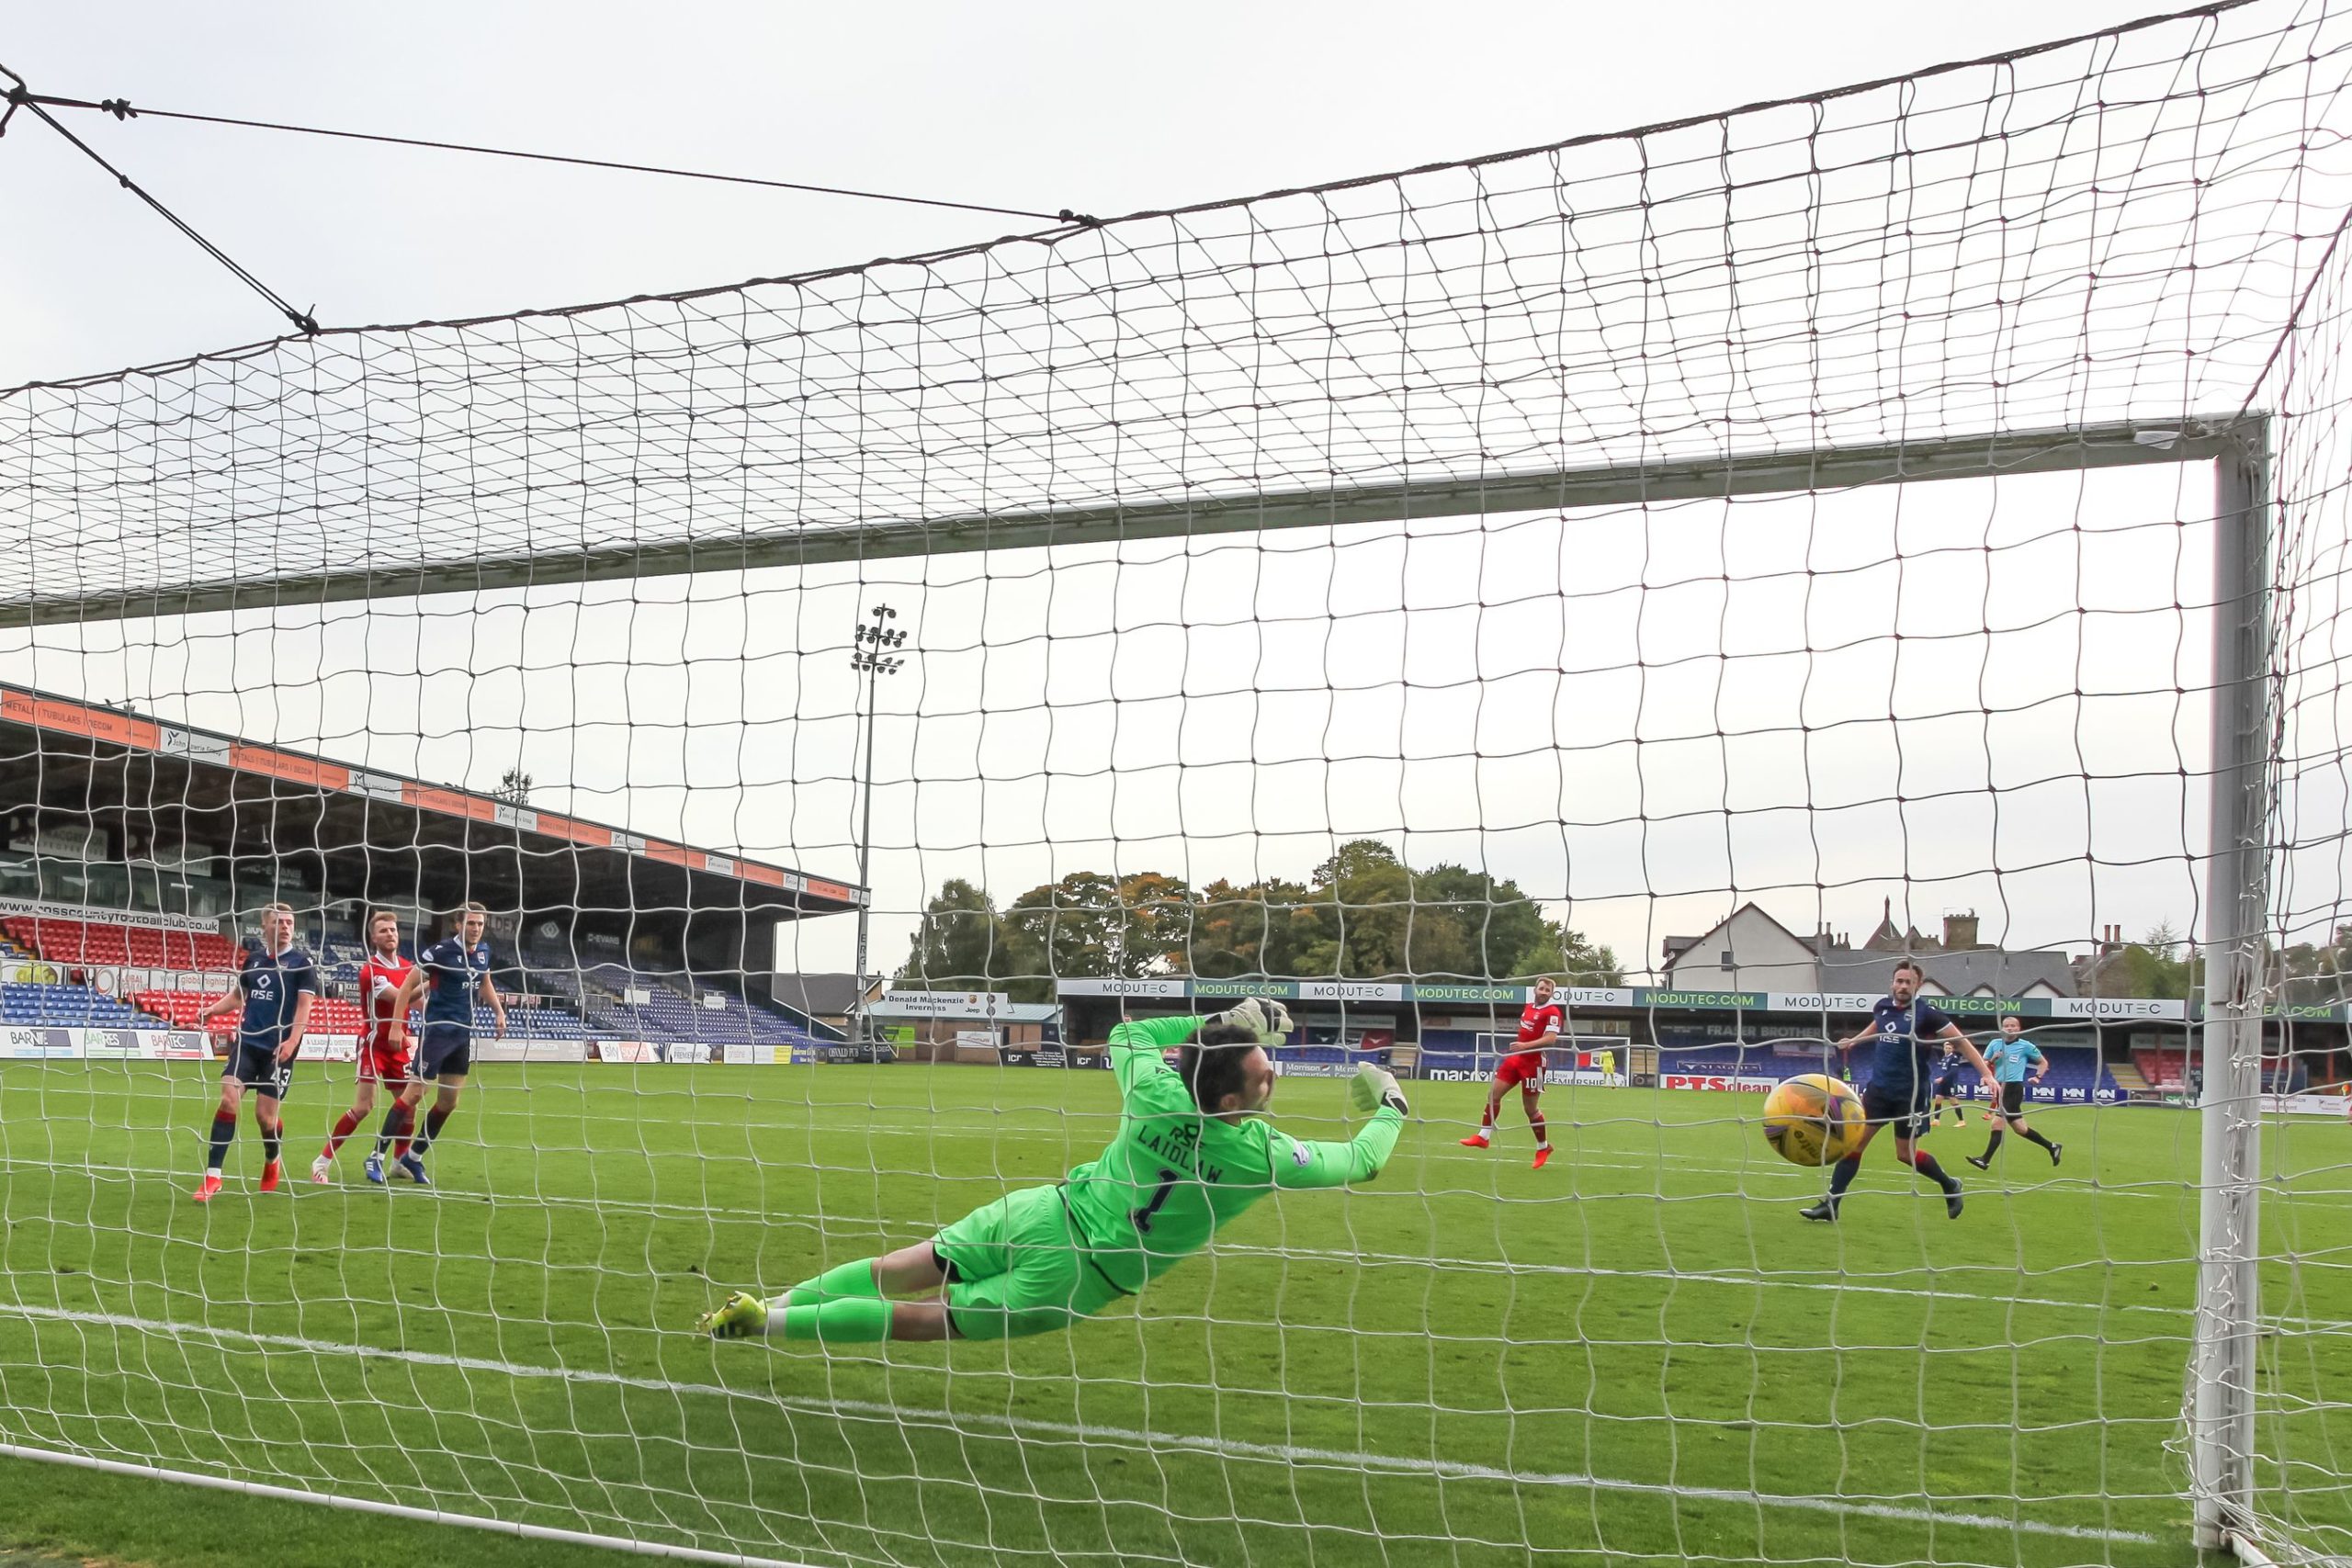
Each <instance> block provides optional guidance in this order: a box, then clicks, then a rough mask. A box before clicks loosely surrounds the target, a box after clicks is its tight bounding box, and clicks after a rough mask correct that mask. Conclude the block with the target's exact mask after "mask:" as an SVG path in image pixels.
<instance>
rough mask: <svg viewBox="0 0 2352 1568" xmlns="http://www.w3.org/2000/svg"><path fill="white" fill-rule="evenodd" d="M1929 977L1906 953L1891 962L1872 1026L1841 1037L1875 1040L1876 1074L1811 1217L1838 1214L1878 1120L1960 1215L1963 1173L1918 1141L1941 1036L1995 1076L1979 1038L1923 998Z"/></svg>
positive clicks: (1928, 1115)
mask: <svg viewBox="0 0 2352 1568" xmlns="http://www.w3.org/2000/svg"><path fill="white" fill-rule="evenodd" d="M1924 977H1925V972H1924V971H1922V970H1921V969H1920V967H1919V966H1918V965H1917V964H1914V963H1913V962H1911V960H1909V959H1907V958H1906V959H1905V960H1904V961H1903V962H1902V963H1900V964H1896V965H1895V966H1894V978H1893V979H1892V980H1891V981H1890V982H1889V989H1888V992H1887V994H1886V995H1885V996H1883V997H1881V998H1879V999H1878V1001H1877V1002H1876V1003H1875V1004H1873V1005H1872V1007H1871V1021H1870V1027H1869V1028H1867V1029H1864V1030H1862V1031H1861V1032H1859V1033H1856V1034H1852V1035H1849V1036H1848V1037H1847V1038H1846V1039H1844V1040H1840V1041H1839V1042H1838V1050H1840V1051H1841V1052H1842V1051H1851V1050H1852V1049H1853V1048H1854V1047H1855V1046H1857V1045H1859V1044H1860V1043H1862V1042H1863V1041H1865V1040H1869V1041H1873V1042H1875V1043H1876V1046H1877V1053H1876V1055H1875V1057H1874V1058H1873V1060H1872V1064H1871V1081H1870V1082H1869V1083H1868V1084H1867V1085H1865V1086H1864V1087H1863V1089H1862V1115H1863V1117H1864V1118H1865V1122H1864V1123H1863V1127H1862V1141H1861V1142H1860V1143H1859V1144H1857V1145H1854V1150H1853V1152H1852V1153H1851V1154H1849V1155H1848V1156H1846V1157H1845V1158H1844V1159H1841V1160H1839V1161H1838V1165H1837V1168H1835V1169H1834V1170H1832V1171H1831V1172H1830V1173H1829V1196H1827V1197H1826V1198H1824V1199H1823V1200H1822V1201H1820V1202H1818V1203H1815V1204H1814V1205H1813V1206H1812V1207H1811V1208H1809V1209H1805V1210H1804V1211H1802V1212H1803V1213H1804V1217H1805V1218H1806V1219H1808V1220H1834V1219H1836V1218H1837V1217H1838V1206H1839V1205H1840V1204H1842V1203H1843V1202H1844V1201H1845V1200H1846V1189H1847V1188H1849V1187H1850V1186H1851V1185H1853V1181H1854V1176H1855V1173H1856V1172H1858V1171H1860V1169H1861V1168H1862V1151H1863V1150H1865V1149H1867V1148H1869V1147H1870V1146H1871V1139H1872V1138H1874V1137H1876V1136H1877V1135H1878V1131H1879V1129H1880V1128H1881V1127H1891V1128H1893V1129H1894V1157H1895V1158H1896V1159H1899V1160H1901V1161H1902V1162H1903V1163H1904V1164H1905V1165H1907V1166H1909V1167H1910V1168H1912V1169H1914V1170H1916V1171H1917V1172H1918V1173H1919V1174H1920V1175H1922V1176H1924V1177H1926V1178H1927V1179H1928V1180H1930V1181H1932V1182H1934V1183H1935V1184H1936V1185H1937V1186H1939V1187H1940V1188H1942V1189H1943V1190H1944V1212H1945V1213H1948V1214H1950V1215H1951V1217H1952V1218H1953V1219H1955V1220H1956V1219H1958V1218H1960V1206H1961V1198H1960V1179H1959V1178H1958V1177H1955V1176H1952V1175H1950V1174H1948V1173H1947V1172H1946V1171H1945V1170H1944V1168H1943V1167H1941V1166H1939V1165H1938V1164H1937V1163H1936V1156H1933V1155H1931V1154H1929V1153H1928V1151H1927V1150H1925V1149H1923V1148H1921V1147H1919V1139H1920V1138H1921V1137H1922V1136H1924V1135H1925V1134H1926V1133H1927V1131H1928V1123H1929V1122H1931V1121H1932V1120H1933V1119H1934V1112H1932V1111H1929V1110H1928V1064H1929V1063H1930V1062H1932V1061H1933V1060H1934V1058H1935V1055H1936V1051H1937V1046H1938V1042H1939V1041H1948V1042H1950V1043H1951V1049H1952V1050H1954V1051H1957V1052H1959V1053H1960V1054H1961V1055H1962V1056H1964V1057H1966V1058H1967V1059H1968V1060H1969V1062H1970V1063H1971V1064H1972V1065H1973V1066H1975V1068H1976V1070H1977V1072H1978V1073H1980V1074H1981V1075H1983V1077H1984V1079H1985V1083H1986V1085H1987V1086H1990V1085H1991V1084H1992V1082H1993V1074H1992V1070H1991V1069H1990V1068H1988V1067H1987V1066H1985V1058H1984V1057H1983V1056H1982V1055H1978V1054H1977V1050H1976V1043H1975V1042H1974V1041H1973V1040H1971V1039H1969V1038H1968V1036H1967V1034H1966V1033H1964V1032H1962V1029H1961V1027H1960V1025H1958V1024H1956V1023H1954V1022H1953V1021H1951V1019H1949V1018H1946V1017H1945V1016H1944V1014H1943V1012H1942V1011H1941V1010H1939V1009H1938V1008H1937V1007H1935V1006H1934V1005H1932V1004H1931V1003H1928V1002H1925V1001H1922V1000H1920V999H1919V994H1918V993H1919V982H1920V980H1921V979H1923V978H1924Z"/></svg>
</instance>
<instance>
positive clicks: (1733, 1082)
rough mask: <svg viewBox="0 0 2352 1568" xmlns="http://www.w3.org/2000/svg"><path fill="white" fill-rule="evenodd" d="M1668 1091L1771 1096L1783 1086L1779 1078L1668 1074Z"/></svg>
mask: <svg viewBox="0 0 2352 1568" xmlns="http://www.w3.org/2000/svg"><path fill="white" fill-rule="evenodd" d="M1664 1082H1665V1085H1666V1087H1667V1088H1668V1089H1713V1090H1717V1091H1720V1092H1724V1093H1730V1094H1770V1093H1771V1092H1772V1091H1773V1090H1774V1089H1778V1088H1779V1087H1780V1086H1781V1080H1780V1079H1778V1078H1725V1077H1713V1076H1711V1075H1704V1074H1689V1073H1668V1075H1667V1076H1666V1077H1665V1079H1664Z"/></svg>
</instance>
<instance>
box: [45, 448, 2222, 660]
mask: <svg viewBox="0 0 2352 1568" xmlns="http://www.w3.org/2000/svg"><path fill="white" fill-rule="evenodd" d="M2266 422H2267V415H2265V414H2261V413H2245V414H2230V415H2219V416H2214V417H2211V418H2192V419H2178V418H2175V419H2168V420H2124V421H2113V422H2108V423H2096V424H2082V425H2075V426H2067V427H2060V428H2054V429H2044V430H2022V431H1999V432H1989V433H1981V434H1971V435H1962V436H1951V437H1943V438H1939V439H1935V440H1909V439H1905V440H1898V441H1888V442H1880V443H1874V444H1871V445H1863V446H1857V445H1845V446H1822V447H1809V448H1802V449H1798V450H1792V451H1775V452H1761V453H1753V454H1740V453H1723V454H1720V455H1714V456H1710V457H1703V458H1691V457H1680V458H1675V459H1672V460H1670V461H1661V462H1657V463H1647V464H1632V465H1628V464H1609V465H1600V466H1594V467H1589V468H1554V469H1550V470H1547V471H1545V472H1542V473H1515V474H1502V475H1489V476H1475V477H1469V478H1464V477H1462V476H1458V475H1453V474H1448V475H1444V476H1442V477H1439V478H1434V479H1402V480H1397V481H1395V482H1392V483H1385V484H1344V485H1331V486H1325V487H1321V488H1317V489H1298V490H1285V491H1256V492H1250V493H1244V494H1236V495H1228V496H1201V497H1193V498H1188V499H1185V500H1181V501H1172V502H1170V501H1149V502H1138V503H1134V504H1129V503H1124V502H1107V503H1091V504H1082V505H1072V506H1067V507H1052V508H1045V509H1038V510H1027V511H1019V512H1007V513H987V514H980V515H964V516H949V517H942V518H923V519H916V520H911V521H910V520H902V519H877V520H875V521H872V522H868V523H865V524H862V525H848V526H830V527H825V528H820V529H803V530H800V531H798V532H795V533H739V534H730V535H726V536H708V537H702V538H687V539H676V540H661V541H655V542H649V543H646V544H642V545H627V546H605V547H591V548H587V549H578V548H572V549H565V550H557V551H549V552H544V553H527V552H526V553H522V554H510V555H503V556H487V557H480V558H471V559H468V560H465V561H461V562H453V563H450V564H447V565H435V566H428V567H421V568H414V569H401V570H384V569H382V568H373V569H371V568H367V567H360V568H356V569H353V570H334V571H327V572H310V573H302V574H299V575H271V576H254V577H244V578H236V579H228V580H216V581H205V582H196V583H190V584H187V585H185V586H181V587H175V588H170V589H164V590H160V591H153V590H151V591H147V592H137V593H128V594H121V595H89V594H56V595H40V596H32V597H22V598H17V599H13V600H6V601H0V626H47V625H60V624H66V625H71V624H86V623H88V622H90V621H94V620H109V619H141V618H149V617H157V616H167V615H210V614H219V613H222V612H230V611H238V610H257V609H270V608H284V607H293V606H300V605H310V604H345V603H350V602H354V601H359V600H372V599H406V598H423V597H427V596H431V595H435V594H442V593H481V592H501V591H513V590H521V589H531V588H549V587H562V586H573V585H580V584H585V583H593V582H612V581H630V580H634V579H639V578H648V577H675V576H682V575H685V574H689V573H695V572H714V571H749V570H758V569H763V568H779V567H782V568H797V567H809V566H821V565H831V564H837V563H841V562H848V561H858V560H880V559H889V558H907V557H912V556H932V555H953V554H963V553H967V552H971V551H982V550H1009V549H1032V548H1041V547H1060V546H1080V545H1105V544H1116V543H1120V542H1122V541H1125V540H1130V539H1162V538H1181V537H1184V536H1192V535H1207V534H1233V533H1263V532H1272V531H1275V530H1280V529H1289V528H1317V527H1334V526H1339V525H1347V524H1360V523H1391V522H1397V521H1402V520H1407V519H1414V518H1441V517H1475V516H1496V515H1505V514H1509V513H1536V512H1568V511H1578V510H1595V509H1605V508H1610V507H1639V506H1644V505H1655V504H1657V503H1660V502H1688V501H1707V500H1723V499H1728V498H1731V497H1736V496H1757V495H1785V494H1798V493H1803V492H1804V491H1817V490H1850V489H1857V488H1860V487H1863V486H1870V485H1881V484H1914V483H1920V482H1924V481H1927V480H1931V479H1991V478H1999V477H2002V476H2007V475H2018V474H2047V473H2064V472H2074V471H2080V470H2085V469H2091V468H2131V467H2139V466H2143V465H2146V464H2161V463H2188V462H2197V461H2199V460H2211V459H2214V458H2218V457H2225V456H2228V455H2230V454H2232V453H2233V452H2236V451H2238V450H2241V449H2242V448H2243V446H2245V441H2246V439H2247V435H2248V433H2249V432H2250V431H2253V430H2255V429H2256V428H2258V427H2260V426H2261V425H2263V424H2264V423H2266Z"/></svg>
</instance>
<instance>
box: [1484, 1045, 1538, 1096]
mask: <svg viewBox="0 0 2352 1568" xmlns="http://www.w3.org/2000/svg"><path fill="white" fill-rule="evenodd" d="M1495 1081H1496V1082H1497V1083H1498V1084H1500V1085H1502V1086H1503V1087H1504V1088H1505V1089H1509V1088H1510V1086H1511V1085H1513V1084H1517V1085H1518V1086H1519V1087H1520V1088H1521V1089H1525V1090H1528V1091H1531V1092H1532V1093H1535V1094H1541V1093H1543V1092H1544V1053H1543V1052H1541V1051H1521V1052H1520V1053H1518V1054H1517V1055H1510V1056H1505V1057H1504V1058H1503V1059H1502V1061H1501V1063H1500V1064H1499V1065H1498V1066H1496V1068H1495Z"/></svg>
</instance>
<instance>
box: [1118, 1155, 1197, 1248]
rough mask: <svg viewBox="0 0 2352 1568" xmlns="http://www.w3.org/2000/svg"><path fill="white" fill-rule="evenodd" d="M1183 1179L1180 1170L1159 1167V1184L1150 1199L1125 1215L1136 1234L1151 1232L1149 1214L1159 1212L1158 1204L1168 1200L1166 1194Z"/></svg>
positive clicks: (1174, 1188)
mask: <svg viewBox="0 0 2352 1568" xmlns="http://www.w3.org/2000/svg"><path fill="white" fill-rule="evenodd" d="M1183 1179H1184V1178H1183V1176H1182V1174H1181V1173H1180V1172H1177V1171H1173V1170H1169V1169H1167V1168H1161V1170H1160V1172H1159V1187H1158V1188H1157V1189H1156V1190H1154V1191H1153V1192H1152V1195H1151V1201H1150V1202H1148V1203H1146V1204H1145V1205H1144V1206H1143V1207H1142V1208H1140V1209H1137V1210H1136V1211H1135V1212H1134V1213H1131V1214H1129V1215H1128V1216H1127V1218H1128V1220H1129V1221H1131V1222H1132V1223H1133V1224H1134V1225H1135V1227H1136V1235H1150V1234H1151V1216H1152V1215H1154V1214H1156V1213H1159V1206H1160V1205H1161V1204H1162V1203H1165V1202H1167V1201H1168V1195H1169V1194H1170V1192H1173V1191H1175V1190H1176V1184H1177V1183H1178V1182H1180V1181H1182V1180H1183Z"/></svg>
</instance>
